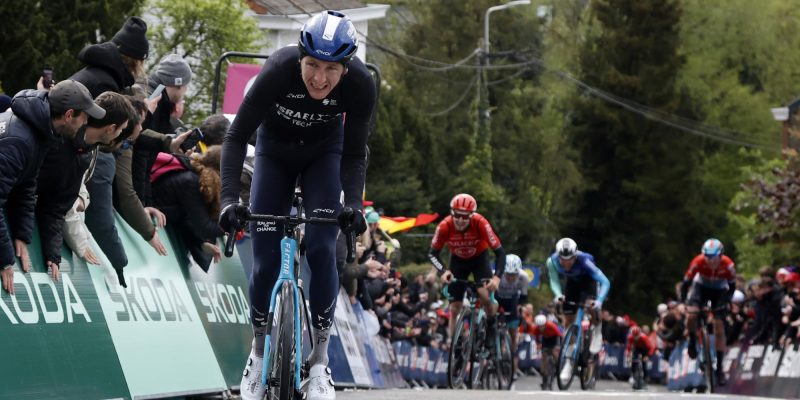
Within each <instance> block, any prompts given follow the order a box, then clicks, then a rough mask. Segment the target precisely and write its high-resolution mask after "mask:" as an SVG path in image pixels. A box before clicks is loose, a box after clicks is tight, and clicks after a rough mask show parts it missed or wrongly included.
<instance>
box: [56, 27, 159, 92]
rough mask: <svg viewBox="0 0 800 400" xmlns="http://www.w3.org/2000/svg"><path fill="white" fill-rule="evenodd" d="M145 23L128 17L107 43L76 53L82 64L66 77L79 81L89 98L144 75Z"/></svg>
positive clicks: (122, 85) (91, 45)
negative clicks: (83, 65)
mask: <svg viewBox="0 0 800 400" xmlns="http://www.w3.org/2000/svg"><path fill="white" fill-rule="evenodd" d="M146 33H147V24H146V23H145V22H144V20H142V19H141V18H139V17H130V18H128V20H127V21H125V24H124V25H123V26H122V28H121V29H120V30H119V31H118V32H117V33H116V34H115V35H114V37H113V38H112V39H111V41H110V42H104V43H99V44H90V45H88V46H86V47H84V48H83V50H81V52H80V53H78V59H79V60H80V61H81V62H82V63H84V64H85V65H86V67H84V68H83V69H82V70H80V71H78V72H76V73H74V74H73V75H72V76H71V77H69V79H72V80H75V81H78V82H81V83H83V84H84V86H86V88H87V89H89V93H91V94H92V97H93V98H94V97H97V96H98V95H100V93H103V92H105V91H112V92H117V93H119V92H120V91H121V90H122V89H125V88H127V87H129V86H131V85H133V84H134V83H135V82H136V81H137V80H140V79H143V78H144V77H145V73H144V60H145V59H146V58H147V55H148V53H149V51H150V43H149V42H148V41H147V36H146Z"/></svg>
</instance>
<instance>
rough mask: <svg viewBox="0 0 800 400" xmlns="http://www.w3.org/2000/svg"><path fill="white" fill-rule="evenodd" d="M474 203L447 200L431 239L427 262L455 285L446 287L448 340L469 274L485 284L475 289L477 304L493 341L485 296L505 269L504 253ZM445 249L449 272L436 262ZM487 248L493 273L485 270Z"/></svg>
mask: <svg viewBox="0 0 800 400" xmlns="http://www.w3.org/2000/svg"><path fill="white" fill-rule="evenodd" d="M477 210H478V203H477V202H476V201H475V198H474V197H472V196H470V195H468V194H466V193H460V194H457V195H456V196H455V197H453V199H452V200H450V215H449V216H447V217H445V219H444V220H442V222H440V223H439V226H437V227H436V233H434V235H433V241H432V242H431V249H430V251H429V252H428V259H429V260H430V261H431V263H432V264H433V266H434V267H435V268H436V270H437V272H438V274H439V275H440V276H441V277H442V280H443V281H444V282H445V283H450V281H451V280H452V279H453V277H455V278H456V282H453V283H452V284H450V286H449V288H448V296H449V300H450V315H452V316H454V317H453V318H450V326H449V328H450V330H449V332H450V337H452V336H453V330H455V325H456V318H455V316H457V315H458V313H459V311H461V303H462V301H461V300H462V299H463V298H464V291H465V290H466V286H465V285H464V283H463V282H461V281H465V280H467V279H469V276H470V274H471V275H472V276H473V278H474V280H475V281H479V280H488V281H487V282H486V285H485V286H484V287H483V288H480V289H478V295H479V296H480V299H481V304H483V305H484V308H485V310H486V314H487V315H488V319H487V322H488V326H489V329H488V334H489V337H490V338H491V337H493V335H494V333H495V331H496V324H495V309H494V307H491V306H490V305H491V303H490V301H489V292H493V291H495V290H496V289H497V286H498V285H499V284H500V277H501V276H503V271H504V270H505V265H506V253H505V251H504V250H503V246H502V245H501V243H500V238H499V237H497V235H496V234H495V233H494V229H492V225H491V224H490V223H489V221H488V220H487V219H486V218H485V217H484V216H483V215H480V214H478V213H477V212H476V211H477ZM445 245H447V247H448V248H449V249H450V268H449V269H447V268H446V267H445V266H444V264H443V263H442V260H441V259H440V258H439V252H441V250H442V248H443V247H444V246H445ZM488 248H492V250H494V254H495V271H494V273H492V269H491V267H490V266H489V252H488V251H487V249H488Z"/></svg>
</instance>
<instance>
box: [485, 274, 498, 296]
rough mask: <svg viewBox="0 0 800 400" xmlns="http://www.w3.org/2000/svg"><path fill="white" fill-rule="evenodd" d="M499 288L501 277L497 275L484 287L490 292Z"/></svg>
mask: <svg viewBox="0 0 800 400" xmlns="http://www.w3.org/2000/svg"><path fill="white" fill-rule="evenodd" d="M498 286H500V277H499V276H497V275H495V276H493V277H492V279H489V280H488V281H486V284H484V287H486V289H487V290H489V291H490V292H494V291H495V290H497V287H498Z"/></svg>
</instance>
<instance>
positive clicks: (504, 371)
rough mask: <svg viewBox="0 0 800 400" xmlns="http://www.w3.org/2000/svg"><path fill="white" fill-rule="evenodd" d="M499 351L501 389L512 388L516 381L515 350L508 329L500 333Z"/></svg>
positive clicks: (498, 363) (498, 362)
mask: <svg viewBox="0 0 800 400" xmlns="http://www.w3.org/2000/svg"><path fill="white" fill-rule="evenodd" d="M498 335H499V336H498V337H499V339H500V342H499V347H500V349H499V352H498V354H497V355H496V356H495V357H496V360H497V365H498V368H497V369H498V373H499V374H498V375H499V380H500V382H499V384H500V390H511V384H512V383H514V350H513V349H512V348H511V335H509V334H508V330H505V329H504V330H503V332H500V333H498Z"/></svg>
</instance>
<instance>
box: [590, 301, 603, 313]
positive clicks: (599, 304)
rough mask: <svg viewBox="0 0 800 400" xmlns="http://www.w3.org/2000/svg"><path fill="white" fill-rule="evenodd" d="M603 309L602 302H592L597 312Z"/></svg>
mask: <svg viewBox="0 0 800 400" xmlns="http://www.w3.org/2000/svg"><path fill="white" fill-rule="evenodd" d="M602 307H603V302H602V301H598V300H595V301H593V302H592V308H594V309H595V310H597V311H600V309H601V308H602Z"/></svg>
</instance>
